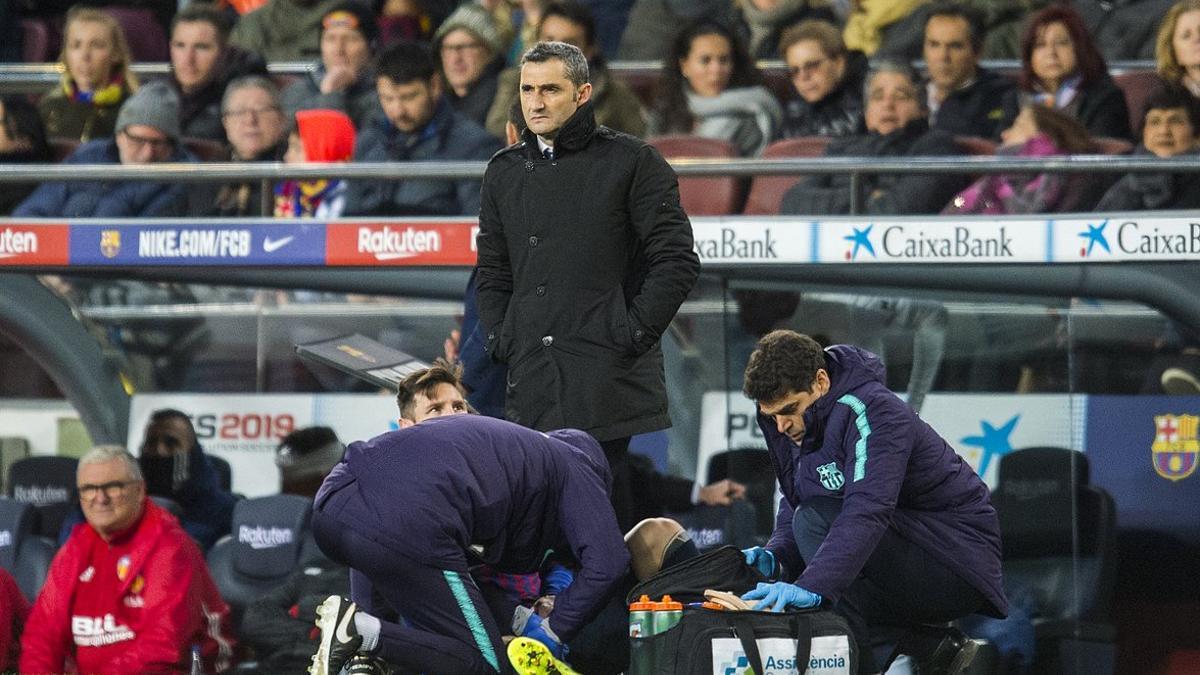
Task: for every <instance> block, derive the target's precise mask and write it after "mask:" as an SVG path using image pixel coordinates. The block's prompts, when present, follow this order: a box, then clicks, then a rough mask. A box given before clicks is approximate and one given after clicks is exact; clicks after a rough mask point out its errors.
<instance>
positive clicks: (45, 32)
mask: <svg viewBox="0 0 1200 675" xmlns="http://www.w3.org/2000/svg"><path fill="white" fill-rule="evenodd" d="M21 34H22V39H23V40H24V42H23V43H22V45H21V58H22V60H24V61H25V63H45V62H47V61H50V60H52V59H53V58H54V52H53V51H51V49H50V26H49V25H47V24H46V22H45V21H44V20H42V19H21Z"/></svg>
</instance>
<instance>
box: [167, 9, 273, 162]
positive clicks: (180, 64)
mask: <svg viewBox="0 0 1200 675" xmlns="http://www.w3.org/2000/svg"><path fill="white" fill-rule="evenodd" d="M230 28H231V26H230V23H229V19H227V18H226V15H225V13H224V12H222V11H220V10H218V9H215V8H214V7H211V6H209V5H204V4H197V3H193V4H191V5H188V6H187V7H186V8H184V9H183V11H181V12H179V13H178V14H176V15H175V19H174V20H173V21H172V22H171V45H170V47H171V84H172V85H173V86H174V87H175V91H176V93H177V94H178V95H179V130H180V132H181V134H182V135H183V136H185V137H190V138H207V139H211V140H214V141H222V142H223V141H225V128H224V127H223V126H221V97H222V95H224V93H225V87H226V86H227V85H228V84H229V83H230V82H231V81H233V80H234V79H236V78H238V77H240V76H242V75H248V74H251V73H254V74H258V75H266V74H267V64H266V63H264V62H263V60H262V58H261V57H259V56H258V55H257V54H254V53H251V52H248V51H246V50H244V49H241V48H239V47H234V46H232V45H230V44H229V31H230Z"/></svg>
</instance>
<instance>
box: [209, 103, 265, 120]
mask: <svg viewBox="0 0 1200 675" xmlns="http://www.w3.org/2000/svg"><path fill="white" fill-rule="evenodd" d="M278 112H279V108H277V107H275V106H271V107H269V108H238V109H236V110H226V111H225V112H223V113H221V117H224V118H226V119H235V120H246V119H249V118H251V117H266V116H267V115H269V114H271V113H278Z"/></svg>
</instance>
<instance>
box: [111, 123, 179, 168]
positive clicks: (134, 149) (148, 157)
mask: <svg viewBox="0 0 1200 675" xmlns="http://www.w3.org/2000/svg"><path fill="white" fill-rule="evenodd" d="M173 147H174V145H173V144H172V143H171V138H170V137H169V136H167V135H166V134H164V133H163V132H161V131H159V130H158V129H156V128H154V127H151V126H147V125H145V124H130V125H129V126H127V127H125V128H124V129H122V130H120V131H118V132H117V154H118V155H120V157H121V163H122V164H150V163H152V162H162V161H165V160H166V159H167V158H168V157H170V156H171V149H172V148H173Z"/></svg>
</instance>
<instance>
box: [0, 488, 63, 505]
mask: <svg viewBox="0 0 1200 675" xmlns="http://www.w3.org/2000/svg"><path fill="white" fill-rule="evenodd" d="M13 499H15V500H17V501H19V502H25V503H26V504H35V505H37V506H45V505H46V504H61V503H63V502H67V501H71V493H70V491H69V490H67V488H65V487H56V486H52V485H46V486H42V485H16V486H13Z"/></svg>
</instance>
